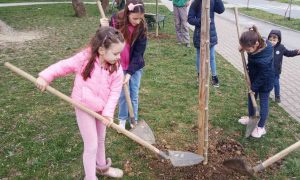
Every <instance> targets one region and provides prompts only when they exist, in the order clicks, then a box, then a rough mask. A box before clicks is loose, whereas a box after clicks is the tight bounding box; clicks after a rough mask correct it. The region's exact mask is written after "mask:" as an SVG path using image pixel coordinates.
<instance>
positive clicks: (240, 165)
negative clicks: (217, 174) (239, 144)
mask: <svg viewBox="0 0 300 180" xmlns="http://www.w3.org/2000/svg"><path fill="white" fill-rule="evenodd" d="M223 165H224V166H226V167H227V168H229V169H232V170H234V171H235V172H238V173H241V174H244V175H247V176H254V170H253V168H252V167H251V166H249V165H248V164H247V163H246V161H244V160H243V159H238V158H236V159H227V160H225V161H224V162H223Z"/></svg>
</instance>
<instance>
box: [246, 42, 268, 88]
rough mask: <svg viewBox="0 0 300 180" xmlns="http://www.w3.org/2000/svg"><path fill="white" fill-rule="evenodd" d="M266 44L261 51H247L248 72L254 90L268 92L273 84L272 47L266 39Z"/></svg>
mask: <svg viewBox="0 0 300 180" xmlns="http://www.w3.org/2000/svg"><path fill="white" fill-rule="evenodd" d="M266 44H267V46H266V47H265V48H264V49H263V50H262V51H260V52H258V53H255V54H252V53H248V72H249V77H250V81H251V90H252V91H254V92H270V91H271V90H272V89H273V86H274V67H273V48H272V44H271V43H270V42H269V41H268V40H267V41H266Z"/></svg>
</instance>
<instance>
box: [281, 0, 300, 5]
mask: <svg viewBox="0 0 300 180" xmlns="http://www.w3.org/2000/svg"><path fill="white" fill-rule="evenodd" d="M276 1H278V2H282V3H289V2H291V0H276ZM292 2H293V4H292V5H294V4H296V5H300V0H293V1H292Z"/></svg>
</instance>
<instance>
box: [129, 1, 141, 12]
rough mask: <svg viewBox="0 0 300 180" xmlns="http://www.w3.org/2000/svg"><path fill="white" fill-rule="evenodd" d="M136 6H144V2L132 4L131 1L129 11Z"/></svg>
mask: <svg viewBox="0 0 300 180" xmlns="http://www.w3.org/2000/svg"><path fill="white" fill-rule="evenodd" d="M136 6H143V4H132V3H129V4H128V10H129V11H133V9H134V8H135V7H136Z"/></svg>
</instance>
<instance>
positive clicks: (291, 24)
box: [239, 8, 300, 31]
mask: <svg viewBox="0 0 300 180" xmlns="http://www.w3.org/2000/svg"><path fill="white" fill-rule="evenodd" d="M239 11H240V12H241V13H243V14H246V15H248V16H253V17H256V18H258V19H262V20H265V21H269V22H272V23H274V24H278V25H281V26H285V27H288V28H291V29H295V30H298V31H300V19H293V18H291V19H290V20H287V19H286V18H284V17H283V16H280V15H277V14H272V13H268V12H266V11H262V10H259V9H252V8H249V9H247V8H239Z"/></svg>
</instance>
